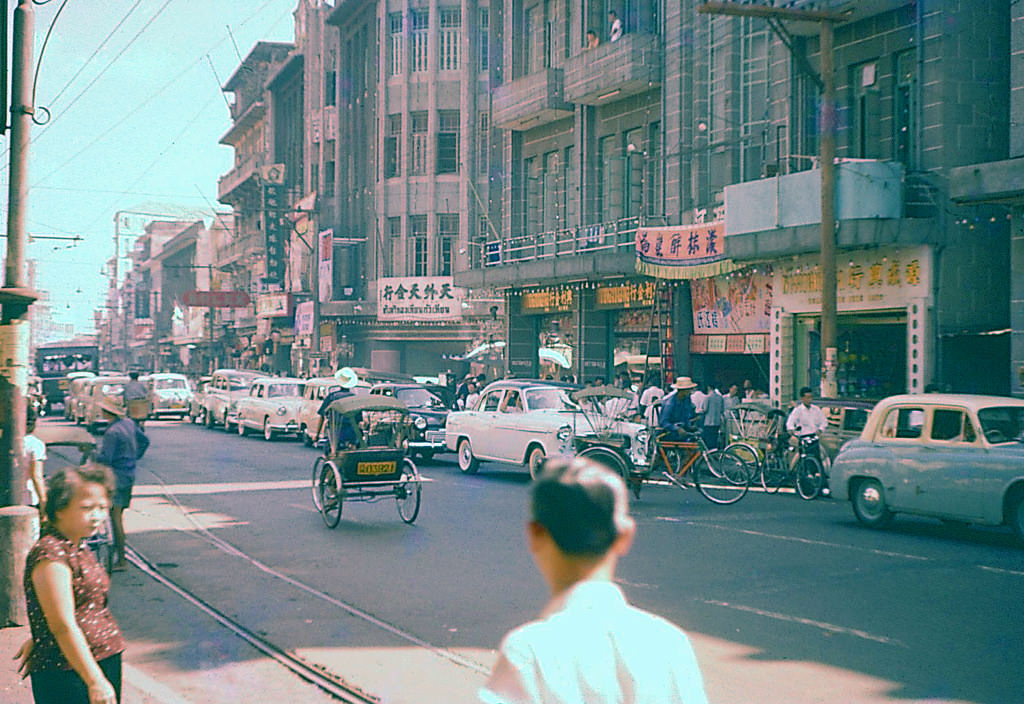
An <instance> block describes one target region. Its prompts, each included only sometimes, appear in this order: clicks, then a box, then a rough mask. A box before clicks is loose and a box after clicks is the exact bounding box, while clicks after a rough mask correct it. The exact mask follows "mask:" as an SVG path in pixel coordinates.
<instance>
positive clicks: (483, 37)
mask: <svg viewBox="0 0 1024 704" xmlns="http://www.w3.org/2000/svg"><path fill="white" fill-rule="evenodd" d="M489 23H490V18H489V17H488V15H487V9H486V8H481V10H480V24H479V26H478V27H477V31H478V32H479V33H480V34H479V37H478V38H479V42H478V44H477V51H479V52H480V56H479V58H480V70H481V71H486V70H488V69H489V68H490V65H491V57H490V53H491V28H490V24H489Z"/></svg>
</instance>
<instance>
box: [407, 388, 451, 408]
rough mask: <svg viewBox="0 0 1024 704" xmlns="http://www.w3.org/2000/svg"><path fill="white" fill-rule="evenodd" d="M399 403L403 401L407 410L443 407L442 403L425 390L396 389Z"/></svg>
mask: <svg viewBox="0 0 1024 704" xmlns="http://www.w3.org/2000/svg"><path fill="white" fill-rule="evenodd" d="M396 395H397V396H398V400H399V401H404V402H405V405H406V406H408V407H409V408H431V407H437V406H443V405H444V403H443V402H442V401H441V399H439V398H438V397H437V396H435V395H434V394H432V393H430V392H429V391H427V390H426V389H398V391H397V392H396Z"/></svg>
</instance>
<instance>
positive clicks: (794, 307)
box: [773, 247, 932, 313]
mask: <svg viewBox="0 0 1024 704" xmlns="http://www.w3.org/2000/svg"><path fill="white" fill-rule="evenodd" d="M931 262H932V259H931V253H930V251H929V249H928V247H907V248H895V247H892V248H890V247H884V248H879V249H871V250H860V251H855V252H844V253H843V254H842V255H841V257H840V260H839V265H838V266H837V267H836V306H837V308H838V309H839V310H840V311H846V310H848V311H854V310H881V309H888V308H905V307H906V306H907V305H909V304H910V303H911V302H912V301H915V300H927V299H930V298H931V285H932V273H931V272H932V263H931ZM773 293H774V296H773V298H774V305H776V306H781V307H782V308H783V309H784V310H786V311H789V312H792V313H804V312H816V311H820V310H821V269H820V266H819V261H818V258H817V257H815V256H813V255H812V256H804V257H799V258H798V259H797V260H796V261H794V262H793V263H792V264H787V265H786V266H785V267H777V268H776V271H775V280H774V285H773Z"/></svg>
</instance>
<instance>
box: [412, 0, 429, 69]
mask: <svg viewBox="0 0 1024 704" xmlns="http://www.w3.org/2000/svg"><path fill="white" fill-rule="evenodd" d="M410 20H411V23H412V31H411V32H410V41H411V42H412V51H411V54H412V70H413V73H421V72H423V71H426V70H427V37H428V36H429V33H428V28H429V26H430V11H429V10H413V11H412V13H411V14H410Z"/></svg>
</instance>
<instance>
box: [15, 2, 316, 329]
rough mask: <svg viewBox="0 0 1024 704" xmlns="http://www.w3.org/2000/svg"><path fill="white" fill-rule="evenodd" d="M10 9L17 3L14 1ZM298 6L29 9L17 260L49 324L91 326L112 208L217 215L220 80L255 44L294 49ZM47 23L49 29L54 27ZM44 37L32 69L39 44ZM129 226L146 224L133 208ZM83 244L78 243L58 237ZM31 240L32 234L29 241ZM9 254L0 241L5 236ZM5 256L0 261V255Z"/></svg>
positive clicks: (227, 156)
mask: <svg viewBox="0 0 1024 704" xmlns="http://www.w3.org/2000/svg"><path fill="white" fill-rule="evenodd" d="M9 4H10V7H11V8H12V9H13V8H14V6H15V5H16V4H17V0H10V3H9ZM296 4H297V1H296V0H102V1H100V0H50V1H49V2H48V3H47V4H45V5H41V6H38V5H37V6H34V7H35V32H34V34H35V37H34V42H35V52H34V55H35V59H34V61H35V64H36V65H38V66H39V79H38V83H37V85H36V101H35V104H36V106H37V108H42V107H44V108H46V109H47V110H49V112H50V113H51V118H50V121H49V123H48V124H46V125H43V126H37V125H32V139H33V142H32V145H31V147H30V149H29V167H28V173H29V184H30V188H31V190H30V192H29V201H28V210H27V230H28V235H29V236H30V242H29V244H28V245H27V247H26V258H28V259H34V260H35V261H36V272H37V273H36V288H37V289H40V290H42V291H45V292H46V294H47V295H48V297H49V299H50V303H51V306H52V309H53V317H54V319H55V320H57V321H59V322H70V323H73V324H74V325H75V329H76V333H85V332H91V331H93V330H94V325H93V312H94V311H95V310H96V309H98V308H100V307H102V306H103V305H105V295H106V290H107V286H108V280H107V277H106V271H105V265H106V261H107V260H108V259H109V258H110V257H111V256H112V254H113V249H114V217H115V213H117V212H119V211H141V212H153V213H171V214H174V213H178V212H181V211H183V210H190V211H191V210H204V211H208V212H209V213H212V210H213V209H214V208H218V209H221V210H227V209H228V208H226V207H225V206H223V205H220V204H219V203H217V178H218V177H219V176H221V175H223V174H225V173H226V172H227V171H229V170H230V169H231V167H232V163H233V154H232V150H231V148H230V147H227V146H224V145H221V144H219V143H218V140H219V139H220V137H221V136H222V135H223V134H224V133H225V132H226V131H227V130H228V128H229V127H230V126H231V118H230V113H229V111H228V105H227V101H228V100H231V99H232V96H231V94H225V93H223V92H222V91H221V86H223V85H224V83H225V82H226V81H227V79H228V78H229V77H230V76H231V74H232V73H234V71H235V69H236V68H237V67H238V65H239V63H240V61H241V58H244V57H245V56H246V55H248V53H249V51H250V50H251V49H252V47H253V46H254V45H255V43H256V42H257V41H263V40H266V41H292V40H293V38H294V35H293V18H292V12H293V11H294V9H295V6H296ZM54 19H56V23H55V24H53V23H54ZM51 24H53V30H52V33H51V36H50V38H49V41H48V43H47V44H46V47H45V52H44V53H43V55H42V57H41V61H40V51H41V49H42V48H43V41H44V37H45V36H46V33H47V31H48V29H49V28H50V26H51ZM9 147H10V132H7V133H6V134H4V135H2V136H0V163H2V166H0V214H2V216H3V220H2V223H3V224H2V230H0V231H2V232H3V233H6V230H7V200H8V174H9V159H10V153H9ZM125 215H126V216H129V217H131V218H133V221H132V222H130V223H129V225H130V229H137V228H138V227H141V225H142V224H143V222H144V221H145V219H146V218H145V216H142V220H143V222H139V217H140V216H137V215H134V214H132V213H130V212H125ZM75 236H78V237H80V238H81V241H79V242H77V243H76V242H74V241H71V240H67V239H60V240H57V239H44V238H53V237H59V238H68V237H75ZM31 238H36V239H34V241H33V240H32V239H31ZM0 243H2V244H0V247H3V248H4V253H6V252H5V248H6V240H5V239H3V240H0ZM0 258H2V255H0Z"/></svg>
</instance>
